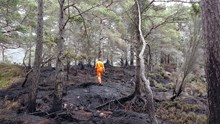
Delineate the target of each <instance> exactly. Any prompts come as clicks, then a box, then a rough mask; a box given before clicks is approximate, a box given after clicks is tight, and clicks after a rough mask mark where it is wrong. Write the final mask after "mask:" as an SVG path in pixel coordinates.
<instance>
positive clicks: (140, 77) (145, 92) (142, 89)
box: [135, 0, 157, 124]
mask: <svg viewBox="0 0 220 124" xmlns="http://www.w3.org/2000/svg"><path fill="white" fill-rule="evenodd" d="M135 3H136V5H137V14H138V25H137V26H136V36H137V41H138V42H139V43H138V44H140V42H141V41H142V47H141V46H138V48H137V54H138V57H137V65H136V81H135V82H136V86H135V93H136V95H137V96H138V98H139V97H143V96H145V98H146V100H145V101H144V102H145V103H146V104H147V105H146V110H147V111H148V114H149V116H150V119H151V123H156V124H157V119H156V117H155V108H154V103H153V93H152V90H151V88H150V82H149V80H148V79H147V78H146V76H145V64H144V55H143V54H144V51H145V48H146V45H147V43H146V41H145V39H144V36H143V34H142V29H141V10H140V6H139V3H140V0H136V2H135ZM140 47H141V50H140Z"/></svg>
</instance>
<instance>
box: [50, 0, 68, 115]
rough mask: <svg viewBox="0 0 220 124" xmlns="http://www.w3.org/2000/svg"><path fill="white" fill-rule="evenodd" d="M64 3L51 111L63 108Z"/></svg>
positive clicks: (61, 2) (61, 4) (61, 13)
mask: <svg viewBox="0 0 220 124" xmlns="http://www.w3.org/2000/svg"><path fill="white" fill-rule="evenodd" d="M64 3H65V0H60V3H59V4H60V13H59V35H58V41H57V59H56V82H55V91H54V98H53V104H52V109H51V112H54V111H59V110H61V109H62V98H63V81H64V65H63V64H62V60H64V58H63V44H64V37H63V36H64V9H65V7H64Z"/></svg>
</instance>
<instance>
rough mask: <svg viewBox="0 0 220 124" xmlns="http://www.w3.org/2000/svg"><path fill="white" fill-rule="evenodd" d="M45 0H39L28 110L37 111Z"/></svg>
mask: <svg viewBox="0 0 220 124" xmlns="http://www.w3.org/2000/svg"><path fill="white" fill-rule="evenodd" d="M43 4H44V2H43V0H38V19H37V23H38V24H37V39H36V50H35V59H34V67H33V75H32V76H31V79H32V80H31V84H30V87H29V97H28V106H27V109H28V112H34V111H36V98H37V87H38V84H39V81H40V64H41V59H42V49H43V42H42V40H43V7H44V5H43Z"/></svg>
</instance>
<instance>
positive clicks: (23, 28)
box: [16, 25, 28, 33]
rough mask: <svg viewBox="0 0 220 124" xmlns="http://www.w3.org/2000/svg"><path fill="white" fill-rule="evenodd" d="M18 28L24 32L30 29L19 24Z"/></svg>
mask: <svg viewBox="0 0 220 124" xmlns="http://www.w3.org/2000/svg"><path fill="white" fill-rule="evenodd" d="M16 29H17V30H18V31H20V32H22V33H25V32H27V31H28V27H27V26H25V25H18V26H17V27H16Z"/></svg>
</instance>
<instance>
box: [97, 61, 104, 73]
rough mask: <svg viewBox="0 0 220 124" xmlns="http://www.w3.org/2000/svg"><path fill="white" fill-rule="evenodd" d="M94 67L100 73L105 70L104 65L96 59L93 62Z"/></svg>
mask: <svg viewBox="0 0 220 124" xmlns="http://www.w3.org/2000/svg"><path fill="white" fill-rule="evenodd" d="M95 69H96V72H101V73H103V72H105V67H104V64H103V62H101V61H97V62H96V64H95Z"/></svg>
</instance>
